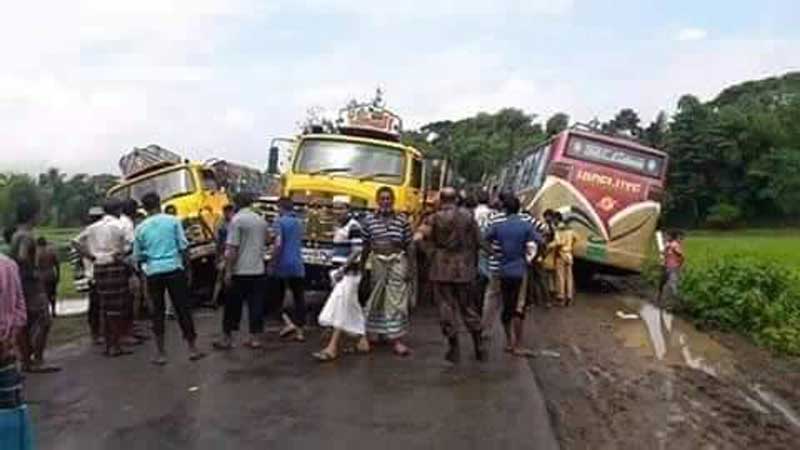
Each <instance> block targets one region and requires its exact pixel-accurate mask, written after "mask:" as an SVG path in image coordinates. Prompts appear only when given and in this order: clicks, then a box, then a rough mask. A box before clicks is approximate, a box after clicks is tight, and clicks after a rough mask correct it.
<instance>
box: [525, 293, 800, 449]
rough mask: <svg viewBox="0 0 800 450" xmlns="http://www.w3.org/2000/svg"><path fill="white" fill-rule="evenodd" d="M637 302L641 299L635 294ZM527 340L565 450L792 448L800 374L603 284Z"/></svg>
mask: <svg viewBox="0 0 800 450" xmlns="http://www.w3.org/2000/svg"><path fill="white" fill-rule="evenodd" d="M637 292H638V293H637ZM532 322H533V323H532V325H533V326H532V330H533V331H532V332H531V335H530V336H529V337H528V338H527V339H526V340H527V341H528V342H530V343H532V344H533V345H534V346H535V347H536V348H537V349H539V350H540V351H544V353H541V354H540V356H539V357H537V358H535V359H533V360H531V367H532V369H533V371H534V373H535V374H536V377H537V378H538V382H539V384H540V386H541V388H542V391H543V393H544V396H545V398H546V400H547V404H548V409H549V411H550V414H551V417H552V421H553V424H554V427H555V428H556V432H557V434H558V437H559V440H560V443H561V446H562V448H563V449H567V450H569V449H592V450H600V449H637V450H638V449H659V450H660V449H709V450H710V449H720V450H722V449H749V450H753V449H787V450H788V449H797V448H800V415H798V411H800V392H798V389H797V387H798V386H800V362H798V361H797V360H792V359H785V358H780V357H774V356H772V355H770V354H769V353H768V352H766V351H765V350H763V349H759V348H756V347H755V346H754V345H753V344H752V343H750V342H748V341H746V340H745V339H743V338H741V337H739V336H734V335H726V334H707V333H703V332H700V331H698V330H697V329H695V327H694V326H693V325H692V324H690V323H687V322H686V321H684V320H682V319H680V318H678V317H676V316H674V315H672V314H670V313H668V312H665V311H662V310H660V309H659V308H656V307H654V306H653V305H651V304H650V303H647V302H646V301H644V295H643V294H642V291H641V290H640V289H634V288H632V287H631V285H629V284H626V283H625V282H624V280H623V282H616V281H615V282H614V283H613V284H609V283H603V284H601V285H599V286H594V287H593V289H592V291H590V292H584V293H583V294H582V295H579V297H578V299H577V300H576V302H575V305H574V306H573V307H571V308H566V309H561V308H556V309H551V310H545V309H535V310H534V311H533V318H532Z"/></svg>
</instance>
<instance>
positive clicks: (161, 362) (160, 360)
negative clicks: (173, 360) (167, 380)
mask: <svg viewBox="0 0 800 450" xmlns="http://www.w3.org/2000/svg"><path fill="white" fill-rule="evenodd" d="M150 362H152V363H153V364H155V365H157V366H166V365H167V357H166V356H157V357H155V358H154V359H153V360H152V361H150Z"/></svg>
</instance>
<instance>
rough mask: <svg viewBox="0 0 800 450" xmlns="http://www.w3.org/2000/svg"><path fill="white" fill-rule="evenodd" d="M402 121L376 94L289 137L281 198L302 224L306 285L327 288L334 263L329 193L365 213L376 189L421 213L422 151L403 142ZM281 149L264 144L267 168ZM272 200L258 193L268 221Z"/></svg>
mask: <svg viewBox="0 0 800 450" xmlns="http://www.w3.org/2000/svg"><path fill="white" fill-rule="evenodd" d="M401 132H402V121H401V119H400V118H399V117H398V116H397V115H395V114H393V113H392V112H391V111H389V110H387V109H386V108H384V107H383V104H382V101H381V100H380V96H378V97H377V98H376V100H375V101H373V102H370V103H364V104H358V103H351V104H350V105H348V107H347V108H344V109H343V110H341V111H340V114H339V120H338V121H337V122H336V123H335V124H328V125H327V126H326V125H315V124H311V125H309V126H306V127H305V129H304V132H303V133H302V134H301V135H300V136H298V137H297V138H296V139H293V140H292V141H291V144H292V145H291V151H290V152H289V153H290V154H291V156H290V158H289V159H288V161H287V163H286V164H285V166H286V170H285V171H284V173H283V174H281V179H282V187H281V195H282V196H287V197H290V198H292V199H293V200H294V201H295V205H296V207H297V208H296V209H297V213H298V215H300V216H301V217H303V218H304V219H305V221H306V236H305V242H304V247H303V259H304V262H305V264H306V269H307V270H306V273H307V281H308V283H309V284H310V285H311V287H313V288H320V289H325V288H326V287H327V282H328V277H327V273H328V270H330V269H331V268H333V267H335V266H336V265H338V264H339V263H340V262H341V261H338V260H337V258H336V257H335V256H334V248H333V247H334V246H333V231H334V227H335V226H336V212H335V211H333V207H332V206H333V205H332V203H333V199H334V197H347V198H348V199H349V201H350V205H351V208H352V209H353V210H354V211H357V212H361V213H363V212H366V211H368V210H371V209H374V208H376V203H375V195H376V193H377V191H378V189H379V188H380V187H382V186H388V187H390V188H391V189H392V191H393V192H394V194H395V208H396V209H397V211H400V212H404V213H406V214H408V215H409V217H410V218H411V220H412V223H415V222H416V221H417V220H418V219H419V217H420V215H421V214H422V212H423V207H424V203H425V198H426V193H427V191H429V189H426V186H425V183H424V180H425V173H424V172H425V167H426V166H427V164H426V160H425V158H424V156H423V154H422V153H421V152H420V151H419V150H417V149H416V148H414V147H410V146H407V145H403V144H402V143H401V140H400V137H401ZM279 151H280V150H279V149H278V148H277V147H275V146H273V147H271V149H270V160H271V161H273V163H272V164H270V166H271V169H272V170H273V171H274V170H275V169H276V167H277V166H278V164H277V163H275V161H277V160H278V159H279V158H278V156H277V154H278V152H279ZM276 201H277V198H276V197H264V198H262V207H263V208H264V209H265V210H266V214H267V218H268V219H269V220H272V219H274V217H275V215H276V214H277V206H276Z"/></svg>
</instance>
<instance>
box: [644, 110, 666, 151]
mask: <svg viewBox="0 0 800 450" xmlns="http://www.w3.org/2000/svg"><path fill="white" fill-rule="evenodd" d="M668 131H669V122H668V119H667V114H666V113H665V112H664V111H659V113H658V115H657V116H656V119H655V120H654V121H652V122H650V125H648V126H647V128H645V130H644V133H643V136H642V138H643V139H644V141H645V143H647V145H649V146H651V147H655V148H657V149H664V147H666V145H667V135H668Z"/></svg>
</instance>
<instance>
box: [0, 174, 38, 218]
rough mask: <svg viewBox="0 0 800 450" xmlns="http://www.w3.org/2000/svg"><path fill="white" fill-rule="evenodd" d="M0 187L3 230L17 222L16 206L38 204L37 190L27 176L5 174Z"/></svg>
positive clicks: (0, 211) (0, 213) (0, 212)
mask: <svg viewBox="0 0 800 450" xmlns="http://www.w3.org/2000/svg"><path fill="white" fill-rule="evenodd" d="M3 179H4V182H3V183H2V184H1V185H0V216H1V217H0V224H1V225H2V228H3V229H6V228H7V227H10V226H13V225H14V224H16V222H17V216H16V215H17V206H18V205H20V204H22V203H34V204H40V201H39V189H38V187H37V186H36V183H35V182H34V181H33V178H31V177H30V176H28V175H22V174H6V175H5V176H4V177H3Z"/></svg>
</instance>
